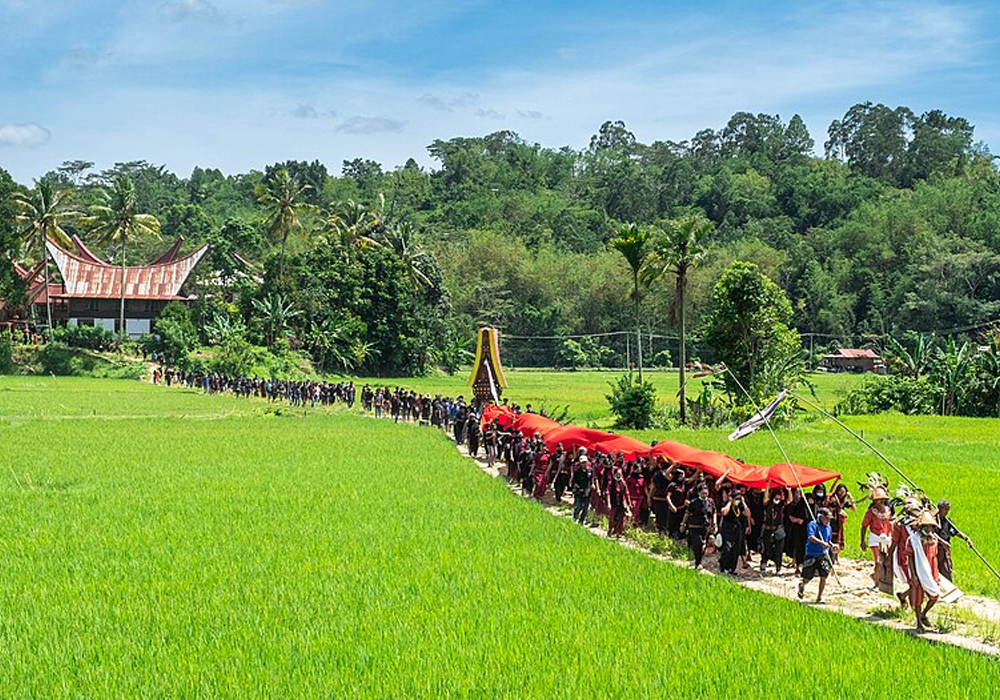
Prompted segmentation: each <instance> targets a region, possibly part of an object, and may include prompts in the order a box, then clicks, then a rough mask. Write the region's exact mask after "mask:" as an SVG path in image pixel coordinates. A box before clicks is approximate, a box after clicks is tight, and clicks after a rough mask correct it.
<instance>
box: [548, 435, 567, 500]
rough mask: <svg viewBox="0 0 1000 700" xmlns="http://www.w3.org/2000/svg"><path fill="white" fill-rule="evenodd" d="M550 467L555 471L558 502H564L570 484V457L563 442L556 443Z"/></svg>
mask: <svg viewBox="0 0 1000 700" xmlns="http://www.w3.org/2000/svg"><path fill="white" fill-rule="evenodd" d="M550 469H551V470H552V471H553V472H554V473H555V481H554V483H553V488H554V489H555V492H556V503H562V497H563V494H564V493H566V487H567V486H569V473H570V458H569V454H567V452H566V450H564V449H563V446H562V443H561V442H560V443H558V444H557V445H556V452H555V454H554V455H553V456H552V464H551V466H550Z"/></svg>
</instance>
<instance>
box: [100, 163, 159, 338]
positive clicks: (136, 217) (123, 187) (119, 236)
mask: <svg viewBox="0 0 1000 700" xmlns="http://www.w3.org/2000/svg"><path fill="white" fill-rule="evenodd" d="M99 196H100V198H101V201H102V204H95V205H94V206H92V207H91V208H90V217H89V220H90V223H91V225H92V226H93V231H94V235H95V236H96V237H97V240H99V241H100V242H102V243H108V244H111V245H117V246H119V247H120V252H121V266H122V276H121V307H120V309H119V312H118V332H119V333H120V334H121V336H122V337H123V338H124V337H125V266H126V257H125V254H126V249H127V246H128V242H129V241H134V240H136V239H138V238H143V237H146V236H155V237H158V236H159V235H160V222H159V221H157V219H156V217H155V216H153V215H152V214H142V213H139V211H138V207H137V206H136V198H135V185H133V184H132V179H131V178H130V177H129V176H128V175H121V176H119V177H116V178H115V179H114V180H113V181H112V184H111V190H110V191H108V190H101V191H100V195H99Z"/></svg>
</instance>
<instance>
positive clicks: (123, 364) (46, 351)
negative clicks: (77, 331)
mask: <svg viewBox="0 0 1000 700" xmlns="http://www.w3.org/2000/svg"><path fill="white" fill-rule="evenodd" d="M37 362H38V368H37V369H38V370H39V371H41V372H42V373H43V374H52V375H55V376H60V377H96V378H100V379H140V378H142V377H143V376H145V373H146V366H145V365H144V364H143V363H141V362H130V361H128V360H108V359H105V358H104V357H101V356H100V355H95V354H94V353H93V352H91V351H89V350H86V349H83V348H74V347H70V346H69V345H67V344H66V343H61V342H51V343H47V344H45V345H44V346H42V347H41V348H40V349H39V350H38V357H37Z"/></svg>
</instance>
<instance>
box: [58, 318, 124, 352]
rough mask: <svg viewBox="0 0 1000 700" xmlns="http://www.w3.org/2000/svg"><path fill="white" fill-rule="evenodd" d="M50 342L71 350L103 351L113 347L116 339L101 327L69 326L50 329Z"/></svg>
mask: <svg viewBox="0 0 1000 700" xmlns="http://www.w3.org/2000/svg"><path fill="white" fill-rule="evenodd" d="M52 340H53V341H55V342H57V343H63V344H65V345H68V346H69V347H73V348H85V349H87V350H102V351H104V350H110V349H111V348H113V347H114V345H115V341H116V340H117V337H116V336H115V334H114V333H112V332H111V331H109V330H108V329H107V328H102V327H101V326H79V325H76V324H70V325H68V326H62V327H59V328H54V329H52Z"/></svg>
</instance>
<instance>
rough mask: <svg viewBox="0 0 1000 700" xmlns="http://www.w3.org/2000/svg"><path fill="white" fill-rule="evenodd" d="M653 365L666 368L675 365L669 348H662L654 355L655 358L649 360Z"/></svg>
mask: <svg viewBox="0 0 1000 700" xmlns="http://www.w3.org/2000/svg"><path fill="white" fill-rule="evenodd" d="M649 364H650V366H651V367H662V368H664V369H667V368H670V367H673V366H674V365H673V358H671V357H670V351H669V350H660V351H659V352H658V353H656V354H655V355H653V359H651V360H650V361H649Z"/></svg>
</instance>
